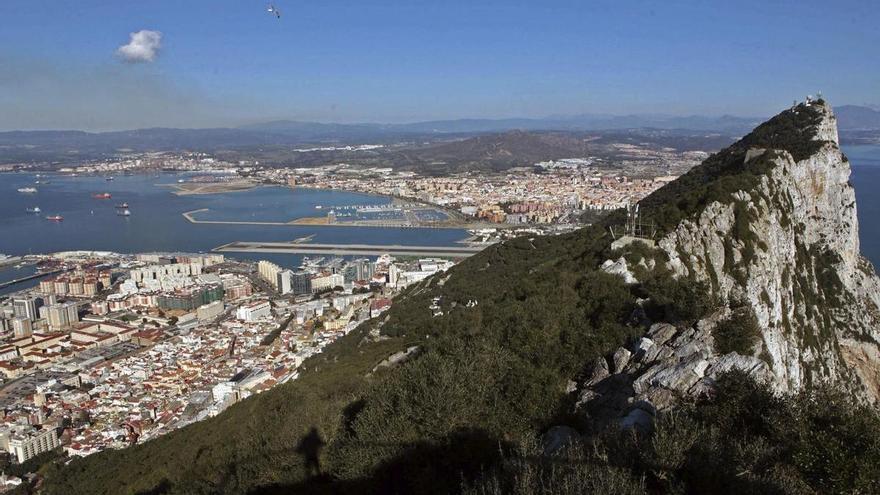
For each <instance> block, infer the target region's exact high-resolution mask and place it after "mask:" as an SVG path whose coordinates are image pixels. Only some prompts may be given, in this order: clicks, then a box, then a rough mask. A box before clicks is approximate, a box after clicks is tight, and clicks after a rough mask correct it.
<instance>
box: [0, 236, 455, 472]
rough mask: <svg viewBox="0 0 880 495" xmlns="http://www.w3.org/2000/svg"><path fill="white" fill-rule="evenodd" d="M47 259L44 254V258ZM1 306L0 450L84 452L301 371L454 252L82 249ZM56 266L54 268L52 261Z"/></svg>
mask: <svg viewBox="0 0 880 495" xmlns="http://www.w3.org/2000/svg"><path fill="white" fill-rule="evenodd" d="M33 259H35V258H33ZM39 260H40V261H39V264H40V267H41V270H45V271H47V272H48V271H51V272H53V273H55V272H58V271H61V272H63V273H62V274H59V275H50V276H48V277H45V278H43V279H41V280H40V281H39V285H38V286H36V287H34V288H33V289H27V290H23V291H20V292H18V293H14V294H12V295H10V296H9V297H7V298H5V302H4V303H2V305H0V329H2V334H0V335H2V336H0V338H2V344H0V345H2V347H0V372H2V374H3V377H4V378H3V383H2V394H0V402H2V407H3V409H4V411H5V415H4V417H3V423H2V427H0V447H2V448H3V449H4V450H5V451H7V452H8V453H9V454H10V455H11V456H12V457H13V458H14V459H15V460H16V461H17V462H19V463H23V462H26V461H28V460H29V459H31V458H33V457H36V456H38V455H40V454H41V453H45V452H49V451H51V450H53V449H55V448H57V447H62V448H63V449H64V450H65V452H66V453H67V454H68V455H78V456H85V455H89V454H92V453H94V452H98V451H101V450H104V449H108V448H121V447H125V446H129V445H133V444H136V443H137V442H143V441H146V440H149V439H151V438H155V437H157V436H159V435H162V434H165V433H167V432H169V431H172V430H174V429H177V428H180V427H183V426H185V425H187V424H189V423H192V422H194V421H199V420H201V419H204V418H207V417H211V416H215V415H217V414H219V413H221V412H222V411H223V410H224V409H226V408H227V407H229V406H230V405H231V404H234V403H235V402H237V401H240V400H242V399H245V398H247V397H249V396H251V395H253V394H259V393H261V392H263V391H265V390H268V389H270V388H272V387H273V386H276V385H278V384H283V383H285V382H287V381H289V380H295V379H296V377H297V369H298V367H299V366H300V364H301V363H302V362H303V360H304V359H307V358H308V357H310V356H312V355H314V354H317V353H320V352H321V350H322V349H323V348H324V347H325V346H326V345H328V344H329V343H332V342H333V341H334V340H335V339H336V338H338V337H339V336H342V335H345V334H346V333H348V332H350V331H351V330H352V329H353V328H355V327H356V326H357V325H359V324H360V323H362V322H364V321H366V320H368V319H370V318H377V317H379V316H380V315H381V314H382V313H383V312H384V311H385V310H387V309H388V308H389V307H390V305H391V298H392V297H393V296H394V294H396V293H397V292H399V291H400V290H402V289H404V288H406V287H408V286H410V285H412V284H417V283H419V282H420V281H422V280H424V279H426V278H428V277H430V276H431V275H433V274H435V273H437V272H442V271H446V270H447V269H449V268H450V267H451V266H452V265H453V262H452V261H449V260H443V259H410V260H399V259H394V258H393V257H390V256H387V255H384V256H379V257H378V258H376V259H372V260H371V259H366V258H359V259H348V260H344V259H342V258H333V259H325V258H316V259H307V260H306V263H305V264H304V265H303V266H302V267H299V268H298V269H296V271H294V270H292V269H289V268H282V267H280V266H278V265H276V264H274V263H271V262H269V261H259V262H258V263H252V262H239V261H234V260H232V259H226V258H225V257H224V256H223V255H219V254H208V255H190V254H137V255H119V254H113V253H91V252H71V253H57V254H55V255H50V256H40V257H39ZM50 269H51V270H50Z"/></svg>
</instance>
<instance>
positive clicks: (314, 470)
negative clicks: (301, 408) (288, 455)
mask: <svg viewBox="0 0 880 495" xmlns="http://www.w3.org/2000/svg"><path fill="white" fill-rule="evenodd" d="M324 445H325V443H324V439H323V438H321V434H320V433H319V432H318V429H317V428H315V427H314V426H313V427H312V429H311V430H309V433H308V434H307V435H306V436H304V437H303V438H302V440H300V441H299V445H297V446H296V453H297V454H300V455H301V456H302V457H303V467H304V469H305V479H311V478H314V477H318V476H321V449H322V448H324Z"/></svg>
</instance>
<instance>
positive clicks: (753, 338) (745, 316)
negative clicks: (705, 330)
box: [712, 307, 761, 356]
mask: <svg viewBox="0 0 880 495" xmlns="http://www.w3.org/2000/svg"><path fill="white" fill-rule="evenodd" d="M712 336H713V337H714V338H715V350H716V351H717V352H719V353H721V354H727V353H730V352H735V353H737V354H742V355H743V356H748V355H751V354H752V353H753V351H754V348H755V345H756V344H757V343H758V342H759V341H760V340H761V327H760V325H758V318H757V317H756V316H755V312H754V311H752V309H751V307H745V308H741V309H738V310H735V311H734V312H733V313H732V314H731V316H730V317H729V318H727V319H726V320H723V321H721V322H719V323H718V325H717V326H716V327H715V328H714V329H713V330H712Z"/></svg>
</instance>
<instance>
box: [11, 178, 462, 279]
mask: <svg viewBox="0 0 880 495" xmlns="http://www.w3.org/2000/svg"><path fill="white" fill-rule="evenodd" d="M186 177H187V176H186V175H177V174H162V175H147V174H136V175H128V176H117V177H115V179H114V180H113V181H107V180H105V178H104V177H101V176H79V177H71V176H67V175H61V174H49V175H46V176H42V177H39V178H37V177H36V176H35V175H34V174H32V173H29V174H23V173H15V174H9V173H6V174H0V253H5V254H9V255H25V254H29V253H49V252H57V251H68V250H95V251H115V252H119V253H140V252H156V251H158V252H207V251H210V250H211V249H213V248H215V247H217V246H221V245H223V244H226V243H229V242H233V241H290V240H294V239H298V238H302V237H306V236H310V235H314V238H313V239H312V242H315V243H330V244H398V245H422V246H450V245H455V244H456V243H457V241H460V240H462V239H464V238H466V237H467V236H468V234H467V232H466V231H464V230H458V229H415V228H379V227H329V226H299V225H298V226H266V225H218V224H193V223H190V222H189V221H187V220H186V219H185V218H184V217H183V216H182V213H184V212H188V211H193V210H201V209H207V211H205V212H201V213H199V214H197V215H196V218H198V219H200V220H234V221H242V220H248V221H265V222H287V221H290V220H293V219H296V218H301V217H308V216H322V215H325V214H326V212H327V211H328V210H329V209H330V208H332V207H334V206H346V205H381V204H387V203H389V202H390V201H391V200H390V198H388V197H383V196H376V195H369V194H359V193H351V192H344V191H328V190H316V189H302V188H296V189H291V188H288V187H280V186H278V187H272V186H270V187H258V188H255V189H251V190H249V191H242V192H231V193H223V194H207V195H189V196H178V195H176V194H173V193H172V190H173V189H171V188H169V187H163V186H162V184H174V183H176V182H177V181H178V179H182V178H183V179H185V178H186ZM37 180H39V181H40V183H39V184H36V183H35V182H36V181H37ZM46 181H48V183H46ZM22 187H35V188H37V193H35V194H26V193H19V192H17V189H19V188H22ZM104 192H108V193H110V194H111V195H112V198H111V199H104V200H101V199H93V198H92V194H95V193H104ZM121 203H127V204H128V207H129V210H130V211H131V216H128V217H124V216H119V215H117V208H116V205H117V204H121ZM316 206H321V207H322V208H321V209H316V208H315V207H316ZM34 207H39V208H40V209H41V210H42V211H41V213H40V214H33V213H28V212H27V209H28V208H34ZM48 215H61V216H63V217H64V221H62V222H52V221H49V220H47V219H46V218H45V217H46V216H48ZM230 256H234V257H238V258H251V259H256V258H259V259H269V260H272V261H274V262H276V263H279V264H281V265H282V266H288V267H296V266H298V265H299V264H300V263H301V257H300V256H297V255H283V254H253V255H249V254H246V253H231V254H230ZM26 270H27V269H25V268H23V269H21V270H15V269H14V268H6V269H0V281H4V280H10V279H15V278H18V277H19V276H21V275H22V274H24V272H25V271H26ZM23 287H24V286H23V285H19V286H16V290H20V289H21V288H23Z"/></svg>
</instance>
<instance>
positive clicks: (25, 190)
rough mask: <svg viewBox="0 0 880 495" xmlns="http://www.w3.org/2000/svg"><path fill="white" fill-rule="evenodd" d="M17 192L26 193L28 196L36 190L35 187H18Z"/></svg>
mask: <svg viewBox="0 0 880 495" xmlns="http://www.w3.org/2000/svg"><path fill="white" fill-rule="evenodd" d="M18 192H20V193H28V194H30V193H35V192H37V188H36V187H20V188H18Z"/></svg>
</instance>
